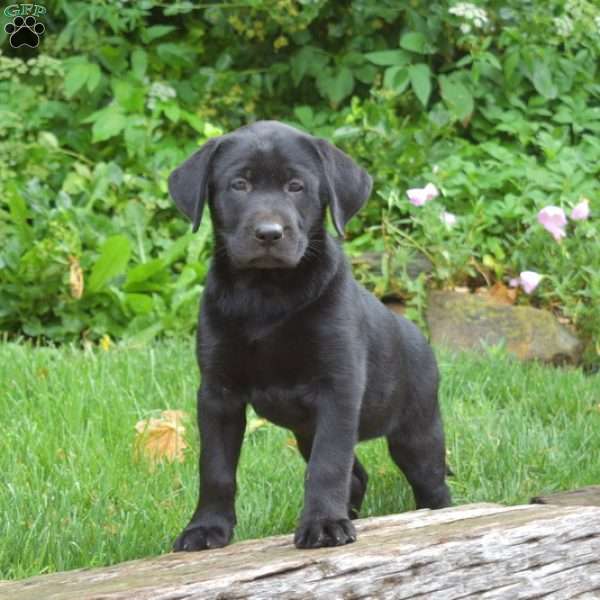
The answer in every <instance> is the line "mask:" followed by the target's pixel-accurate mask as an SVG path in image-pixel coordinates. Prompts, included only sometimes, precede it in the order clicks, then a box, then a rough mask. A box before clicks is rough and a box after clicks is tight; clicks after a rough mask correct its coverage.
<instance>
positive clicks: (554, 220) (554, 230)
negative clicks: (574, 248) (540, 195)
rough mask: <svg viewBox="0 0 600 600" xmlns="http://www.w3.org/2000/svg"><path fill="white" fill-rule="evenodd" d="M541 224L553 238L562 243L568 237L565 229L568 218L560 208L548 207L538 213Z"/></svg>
mask: <svg viewBox="0 0 600 600" xmlns="http://www.w3.org/2000/svg"><path fill="white" fill-rule="evenodd" d="M538 221H539V223H540V224H541V225H542V226H543V227H544V229H546V231H549V232H550V233H551V234H552V237H553V238H554V239H555V240H556V241H557V242H560V240H561V239H562V238H564V237H565V235H567V234H566V233H565V227H566V226H567V217H566V215H565V211H564V210H563V209H562V208H560V207H558V206H546V207H545V208H542V210H540V212H539V213H538Z"/></svg>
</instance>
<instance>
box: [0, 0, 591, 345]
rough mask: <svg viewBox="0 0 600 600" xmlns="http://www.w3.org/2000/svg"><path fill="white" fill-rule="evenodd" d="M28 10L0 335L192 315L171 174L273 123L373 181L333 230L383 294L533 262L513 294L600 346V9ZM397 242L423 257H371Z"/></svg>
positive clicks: (5, 58) (1, 92)
mask: <svg viewBox="0 0 600 600" xmlns="http://www.w3.org/2000/svg"><path fill="white" fill-rule="evenodd" d="M46 24H47V27H46V34H45V35H44V39H43V41H42V44H41V47H40V49H39V50H31V51H29V52H28V54H24V52H23V49H22V48H21V49H17V50H12V49H10V48H9V47H8V46H7V44H6V43H5V44H4V53H3V54H1V55H0V117H1V118H0V133H1V134H2V140H1V141H0V182H1V183H0V185H1V186H2V190H1V192H2V195H1V198H2V205H1V208H0V235H2V238H3V240H5V241H4V242H3V244H2V248H1V250H0V266H1V267H2V269H1V271H0V328H1V329H4V330H6V331H8V332H10V333H13V334H26V335H28V336H34V337H38V336H42V337H46V338H49V339H52V340H57V341H64V340H69V339H75V338H79V337H81V336H84V337H88V338H90V339H97V338H99V337H101V336H102V335H104V334H108V335H111V336H113V337H126V338H129V337H137V338H140V337H141V338H147V337H151V336H153V335H156V334H158V333H166V334H172V333H176V332H179V331H185V330H189V329H190V328H191V327H193V323H194V318H195V312H196V308H197V306H196V305H197V296H198V292H199V290H200V289H201V282H202V279H203V275H204V273H205V270H206V265H207V260H208V256H209V251H210V243H211V233H210V228H209V225H208V224H205V225H204V226H203V229H202V231H201V233H200V235H199V236H197V237H191V236H190V235H189V234H187V233H186V232H187V231H188V227H187V224H186V223H184V222H183V221H182V219H180V218H179V217H178V216H176V213H175V210H174V208H173V207H172V205H171V203H170V201H169V199H168V197H167V191H166V178H167V175H168V173H169V172H170V170H171V169H172V168H173V167H174V166H175V165H176V164H177V163H178V162H180V161H181V160H182V159H183V158H184V157H185V156H187V155H188V154H190V153H191V152H192V150H193V149H194V148H195V147H196V146H197V145H198V144H200V143H202V142H203V141H205V140H206V139H207V138H208V137H211V136H213V135H217V134H219V133H221V132H222V131H225V130H229V129H231V128H234V127H237V126H239V125H241V124H243V123H245V122H248V121H252V120H255V119H259V118H277V119H282V120H285V121H287V122H289V123H291V124H294V125H296V126H298V127H301V128H304V129H306V130H308V131H310V132H312V133H315V134H317V135H321V136H326V137H329V138H330V139H332V140H333V141H334V142H335V143H336V144H338V145H340V146H341V147H342V148H344V149H345V150H346V151H348V152H349V153H350V154H352V155H353V156H355V157H356V158H357V159H358V160H359V161H360V162H361V163H363V164H364V165H365V166H367V168H368V169H369V170H370V172H371V173H372V174H373V175H374V176H375V180H376V186H375V192H374V194H373V196H372V199H371V201H370V203H369V205H368V207H367V208H366V209H365V210H364V211H363V212H362V213H361V214H360V216H359V217H358V218H356V219H354V220H353V221H352V223H351V225H350V228H349V232H348V244H347V245H348V250H349V252H350V253H351V254H358V253H362V252H364V251H367V250H369V251H372V250H376V251H380V252H384V260H383V262H384V267H385V266H386V265H387V267H385V268H384V269H383V275H381V274H377V275H373V274H372V273H371V274H369V273H364V272H362V271H361V270H360V269H359V274H360V275H361V276H362V277H363V278H364V279H365V281H367V283H369V284H370V285H371V286H372V287H374V289H375V290H376V291H377V292H378V293H380V294H389V293H395V294H400V295H401V296H403V297H405V298H406V299H407V300H408V301H409V303H412V306H413V307H415V308H420V307H421V306H422V303H423V290H424V289H425V284H426V281H425V278H426V277H427V278H429V280H431V281H430V284H431V283H434V284H436V285H440V286H444V285H470V286H472V287H475V286H479V285H482V284H483V285H490V284H492V283H494V282H495V281H502V280H504V281H506V280H508V279H509V278H511V277H514V276H516V275H518V273H519V272H520V271H523V270H535V271H538V272H540V273H542V274H544V275H545V277H544V279H543V280H542V284H540V287H539V288H538V290H536V292H535V294H534V295H532V296H531V297H521V300H520V301H533V302H534V303H535V304H539V305H541V306H547V307H551V308H553V309H555V310H556V311H558V312H560V313H562V314H563V315H564V316H566V317H568V318H570V319H572V320H573V322H574V323H575V324H576V326H577V327H578V329H579V330H580V332H582V334H583V335H584V337H585V338H586V340H587V341H588V342H589V344H588V347H589V349H590V355H592V354H595V353H596V352H597V350H598V349H600V308H599V304H598V302H597V301H596V299H597V298H598V294H599V292H600V249H599V248H598V244H597V241H596V240H597V234H598V231H597V229H598V225H597V218H596V215H597V212H598V198H599V197H600V194H599V189H600V184H599V183H598V174H599V171H600V142H598V133H599V132H600V78H599V76H598V59H599V58H600V41H599V40H600V36H599V35H598V33H599V32H600V9H599V8H598V7H597V5H596V4H595V3H593V2H590V1H587V0H567V1H566V2H563V1H562V0H551V1H550V2H546V3H538V2H521V1H517V0H506V1H503V2H498V1H495V0H494V1H493V0H490V1H488V2H485V3H484V2H478V3H477V4H476V5H475V4H470V3H466V2H457V3H452V4H448V3H446V2H419V1H418V0H417V1H415V2H411V3H401V4H400V3H398V2H394V1H392V0H384V1H379V0H378V1H375V0H353V1H352V2H348V3H339V2H332V1H331V0H329V1H326V0H315V1H313V0H300V1H296V0H278V1H277V2H267V1H266V0H248V2H247V3H245V5H244V3H242V4H240V3H239V2H236V3H233V2H220V3H214V4H213V5H211V6H207V5H206V4H202V5H197V6H195V5H194V4H193V3H191V2H185V1H180V2H173V3H167V4H165V3H159V2H156V1H155V0H142V1H141V2H136V3H132V4H126V3H121V2H109V1H107V2H104V3H84V2H78V1H76V2H64V1H58V2H56V3H55V4H54V6H53V7H49V10H48V15H47V20H46ZM427 182H433V183H435V184H436V185H437V187H438V188H439V189H440V190H441V191H442V196H441V197H440V198H438V199H436V200H435V201H434V202H432V203H428V204H427V205H426V206H424V207H413V206H412V205H411V204H410V203H409V202H408V200H407V199H406V196H405V191H406V189H408V188H411V187H416V186H418V185H422V184H424V183H427ZM582 197H586V198H589V199H590V203H591V208H592V218H591V219H590V220H589V221H587V222H584V223H579V224H578V225H577V226H576V227H572V228H571V229H570V230H569V236H568V237H567V239H566V240H564V241H563V242H562V244H561V245H558V244H556V242H554V241H553V240H552V238H551V237H550V236H549V235H548V234H547V232H545V231H544V230H543V229H542V228H541V227H540V226H539V225H538V224H537V222H536V216H537V213H538V212H539V210H540V209H541V208H543V207H544V206H546V205H559V206H562V207H563V208H564V209H565V210H567V209H568V208H569V207H571V206H573V205H574V204H576V203H578V202H579V200H580V199H581V198H582ZM442 207H443V208H442ZM442 210H446V211H448V212H451V213H453V214H455V215H457V223H456V225H455V226H453V227H448V226H447V225H445V224H444V223H442V222H441V221H440V212H441V211H442ZM415 252H418V253H422V254H425V255H426V256H427V257H428V258H429V260H430V261H431V263H432V264H433V271H432V272H431V273H430V274H429V275H427V276H425V275H422V276H421V277H420V279H419V280H417V281H414V280H411V278H410V277H409V276H408V274H407V273H406V270H405V271H404V275H403V274H402V272H398V270H390V268H389V262H390V261H394V262H396V263H397V264H404V263H405V262H406V261H407V260H408V259H409V258H410V255H411V254H413V253H415ZM79 269H81V271H79ZM80 273H82V274H83V294H80V292H81V289H80V288H81V285H80V282H81V275H80ZM78 282H79V284H78ZM79 296H80V297H79Z"/></svg>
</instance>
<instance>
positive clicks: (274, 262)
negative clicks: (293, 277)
mask: <svg viewBox="0 0 600 600" xmlns="http://www.w3.org/2000/svg"><path fill="white" fill-rule="evenodd" d="M295 266H296V265H295V264H290V262H289V261H287V260H284V259H282V258H279V257H278V256H273V255H272V254H263V255H261V256H255V257H254V258H251V259H250V260H249V261H248V263H247V268H248V269H290V268H292V267H295Z"/></svg>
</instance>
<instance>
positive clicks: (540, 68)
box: [531, 62, 558, 100]
mask: <svg viewBox="0 0 600 600" xmlns="http://www.w3.org/2000/svg"><path fill="white" fill-rule="evenodd" d="M531 83H533V86H534V87H535V89H536V90H537V91H538V93H539V94H541V95H542V96H543V97H544V98H546V99H547V100H553V99H554V98H556V97H557V96H558V88H557V87H556V85H555V84H554V82H553V81H552V73H551V72H550V68H549V67H548V65H547V64H546V63H543V62H536V63H535V64H534V67H533V75H532V77H531Z"/></svg>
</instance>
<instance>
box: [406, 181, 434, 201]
mask: <svg viewBox="0 0 600 600" xmlns="http://www.w3.org/2000/svg"><path fill="white" fill-rule="evenodd" d="M406 195H407V196H408V200H409V201H410V203H411V204H414V205H415V206H423V204H425V202H429V200H433V199H434V198H437V197H438V196H439V195H440V193H439V191H438V189H437V188H436V187H435V185H433V183H428V184H427V185H426V186H425V187H424V188H411V189H410V190H406Z"/></svg>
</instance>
